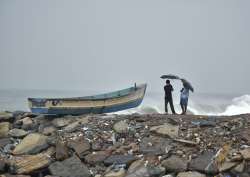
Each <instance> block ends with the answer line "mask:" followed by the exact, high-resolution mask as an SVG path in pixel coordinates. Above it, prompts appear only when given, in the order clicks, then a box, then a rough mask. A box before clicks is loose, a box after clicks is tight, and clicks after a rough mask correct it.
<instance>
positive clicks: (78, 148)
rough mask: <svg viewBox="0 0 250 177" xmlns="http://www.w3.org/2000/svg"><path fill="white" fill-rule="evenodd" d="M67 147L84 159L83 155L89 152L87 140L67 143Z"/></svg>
mask: <svg viewBox="0 0 250 177" xmlns="http://www.w3.org/2000/svg"><path fill="white" fill-rule="evenodd" d="M68 146H69V147H70V148H72V149H73V150H74V151H75V152H76V153H77V155H78V156H79V157H80V158H84V155H86V154H87V153H88V151H89V150H90V147H91V146H90V144H89V142H88V141H87V140H84V139H77V140H72V141H69V142H68Z"/></svg>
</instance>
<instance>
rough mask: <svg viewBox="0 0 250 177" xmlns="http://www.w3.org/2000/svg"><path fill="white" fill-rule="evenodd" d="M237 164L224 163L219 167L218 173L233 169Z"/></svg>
mask: <svg viewBox="0 0 250 177" xmlns="http://www.w3.org/2000/svg"><path fill="white" fill-rule="evenodd" d="M237 164H238V163H237V162H228V161H226V162H224V163H223V164H222V165H219V172H225V171H228V170H230V169H231V168H233V167H235V166H236V165H237Z"/></svg>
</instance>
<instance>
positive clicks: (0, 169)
mask: <svg viewBox="0 0 250 177" xmlns="http://www.w3.org/2000/svg"><path fill="white" fill-rule="evenodd" d="M5 167H6V162H5V161H4V160H2V159H0V172H4V171H5Z"/></svg>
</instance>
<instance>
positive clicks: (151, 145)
mask: <svg viewBox="0 0 250 177" xmlns="http://www.w3.org/2000/svg"><path fill="white" fill-rule="evenodd" d="M170 150H172V145H171V141H170V140H168V139H166V138H161V137H156V136H150V137H145V138H143V139H142V141H141V143H140V144H139V151H140V152H141V153H143V154H154V155H160V154H166V153H168V152H169V151H170Z"/></svg>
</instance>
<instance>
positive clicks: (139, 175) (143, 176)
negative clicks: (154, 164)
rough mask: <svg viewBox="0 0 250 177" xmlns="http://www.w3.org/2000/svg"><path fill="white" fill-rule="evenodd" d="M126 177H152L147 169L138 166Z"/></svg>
mask: <svg viewBox="0 0 250 177" xmlns="http://www.w3.org/2000/svg"><path fill="white" fill-rule="evenodd" d="M126 177H150V174H149V172H148V169H147V167H145V166H144V165H141V166H138V167H137V168H135V169H134V170H133V171H131V172H130V173H128V174H127V175H126Z"/></svg>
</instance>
